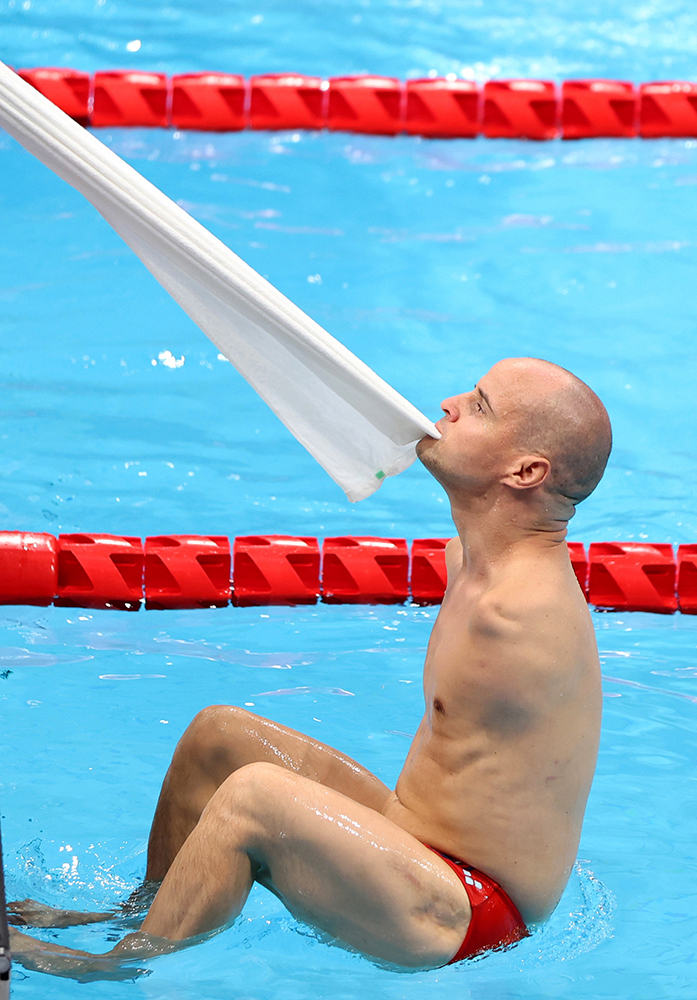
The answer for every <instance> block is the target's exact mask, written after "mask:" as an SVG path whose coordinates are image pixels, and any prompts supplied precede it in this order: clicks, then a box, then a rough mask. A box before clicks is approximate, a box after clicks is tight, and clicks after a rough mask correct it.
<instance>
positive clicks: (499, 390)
mask: <svg viewBox="0 0 697 1000" xmlns="http://www.w3.org/2000/svg"><path fill="white" fill-rule="evenodd" d="M529 368H530V366H528V365H526V364H524V363H523V362H522V360H521V359H508V360H506V361H499V362H498V364H496V365H494V367H493V368H492V369H491V370H490V371H488V372H487V374H486V375H484V376H483V378H481V379H480V380H479V381H478V382H477V384H476V385H475V387H474V389H472V390H471V391H470V392H463V393H461V394H460V395H458V396H451V397H450V398H448V399H444V400H443V402H442V403H441V408H442V410H443V413H444V416H442V417H441V419H440V420H439V421H438V422H437V424H436V426H437V427H438V430H439V431H440V432H441V435H442V437H441V438H440V440H436V439H435V438H429V437H426V438H423V440H421V441H419V443H418V445H417V448H416V453H417V455H418V456H419V458H420V459H421V461H422V462H423V464H424V465H425V466H426V468H427V469H428V470H429V471H430V472H431V473H432V474H433V475H434V476H435V477H436V479H438V481H439V482H440V483H442V485H443V486H444V487H445V488H446V489H448V488H452V489H456V490H465V491H467V492H472V491H474V492H475V493H479V492H482V491H484V492H485V491H486V489H487V488H488V486H490V485H491V484H492V483H493V482H495V481H497V480H498V479H499V478H500V477H501V476H502V475H503V474H504V473H505V471H506V469H507V467H508V465H509V463H511V461H512V460H513V459H514V457H515V454H516V453H517V452H518V451H520V448H519V446H517V432H518V430H519V427H520V424H521V419H522V417H523V416H524V414H525V410H526V408H527V406H528V405H529V404H530V399H531V397H533V398H534V396H536V395H539V394H540V393H541V390H542V393H544V390H545V389H548V388H551V386H550V387H545V386H541V385H540V383H539V379H540V372H539V371H534V370H529ZM545 374H546V373H545ZM543 381H544V376H543Z"/></svg>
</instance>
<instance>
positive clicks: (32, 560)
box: [0, 531, 58, 607]
mask: <svg viewBox="0 0 697 1000" xmlns="http://www.w3.org/2000/svg"><path fill="white" fill-rule="evenodd" d="M57 586H58V541H57V540H56V539H55V538H54V537H53V535H46V534H43V533H37V532H31V531H0V604H38V605H39V606H41V607H46V606H47V605H49V604H50V603H51V602H52V601H53V599H54V597H55V596H56V588H57Z"/></svg>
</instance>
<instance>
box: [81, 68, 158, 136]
mask: <svg viewBox="0 0 697 1000" xmlns="http://www.w3.org/2000/svg"><path fill="white" fill-rule="evenodd" d="M168 91H169V82H168V80H167V77H166V76H165V74H164V73H141V72H137V71H135V70H113V71H111V72H108V73H105V72H101V73H95V74H94V104H93V106H92V117H91V121H90V124H91V125H95V126H117V125H145V126H149V127H151V128H169V124H170V122H169V112H168V108H167V98H168Z"/></svg>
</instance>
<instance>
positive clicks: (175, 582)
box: [145, 535, 230, 611]
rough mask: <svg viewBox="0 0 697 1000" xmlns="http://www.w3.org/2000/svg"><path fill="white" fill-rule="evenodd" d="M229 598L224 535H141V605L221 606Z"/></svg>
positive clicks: (227, 545) (227, 543)
mask: <svg viewBox="0 0 697 1000" xmlns="http://www.w3.org/2000/svg"><path fill="white" fill-rule="evenodd" d="M229 602H230V541H229V539H228V538H226V537H225V536H224V535H153V536H151V537H150V538H146V539H145V606H146V608H148V609H155V610H158V611H163V610H165V609H166V608H211V607H215V608H222V607H225V605H226V604H228V603H229Z"/></svg>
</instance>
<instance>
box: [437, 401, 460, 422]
mask: <svg viewBox="0 0 697 1000" xmlns="http://www.w3.org/2000/svg"><path fill="white" fill-rule="evenodd" d="M440 408H441V410H442V411H443V413H444V414H445V415H446V417H447V418H448V420H452V421H455V420H457V418H458V417H459V416H460V408H459V407H458V405H457V397H455V396H449V397H448V398H447V399H444V400H443V402H442V403H441V404H440Z"/></svg>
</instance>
